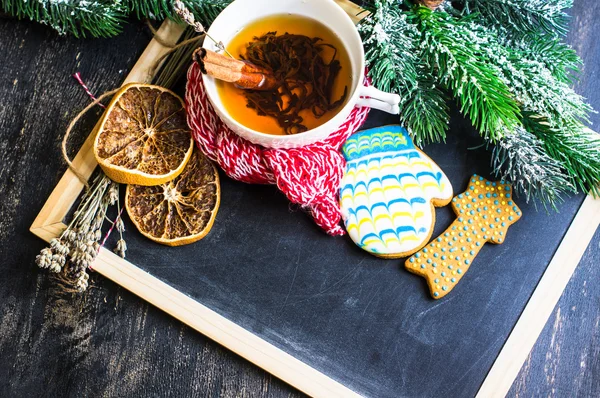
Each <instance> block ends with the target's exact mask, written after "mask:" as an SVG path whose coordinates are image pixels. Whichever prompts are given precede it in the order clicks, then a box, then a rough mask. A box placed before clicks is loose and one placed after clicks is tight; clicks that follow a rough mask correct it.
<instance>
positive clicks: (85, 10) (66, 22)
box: [0, 0, 127, 37]
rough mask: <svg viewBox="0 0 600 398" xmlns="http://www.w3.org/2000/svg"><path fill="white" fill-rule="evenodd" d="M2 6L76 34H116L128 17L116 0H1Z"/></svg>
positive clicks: (62, 31)
mask: <svg viewBox="0 0 600 398" xmlns="http://www.w3.org/2000/svg"><path fill="white" fill-rule="evenodd" d="M0 10H1V11H3V12H5V13H7V14H9V15H13V16H15V17H17V18H27V19H30V20H32V21H37V22H40V23H42V24H45V25H48V26H50V27H52V28H53V29H55V30H56V31H57V32H59V33H60V34H71V35H73V36H75V37H88V36H91V37H111V36H115V35H117V34H119V33H120V32H121V29H122V25H123V23H124V21H125V18H126V17H127V13H126V9H125V7H124V6H123V5H122V4H121V3H120V2H115V1H113V0H96V1H86V0H70V1H52V0H45V1H44V0H27V1H25V0H0Z"/></svg>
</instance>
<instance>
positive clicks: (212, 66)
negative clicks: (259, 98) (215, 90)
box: [193, 48, 279, 91]
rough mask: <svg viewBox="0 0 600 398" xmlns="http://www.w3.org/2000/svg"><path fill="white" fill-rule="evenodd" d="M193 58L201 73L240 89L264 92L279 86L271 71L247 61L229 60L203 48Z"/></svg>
mask: <svg viewBox="0 0 600 398" xmlns="http://www.w3.org/2000/svg"><path fill="white" fill-rule="evenodd" d="M193 58H194V61H195V62H197V63H198V64H199V65H200V70H201V71H202V73H205V74H208V75H210V76H213V77H214V78H215V79H219V80H223V81H226V82H230V83H234V84H235V85H236V86H237V87H239V88H242V89H249V90H265V91H266V90H274V89H276V88H277V87H278V86H279V82H278V81H277V79H276V78H275V76H274V75H273V73H272V72H271V71H269V70H267V69H265V68H262V67H259V66H256V65H254V64H252V63H250V62H247V61H241V60H238V59H234V58H230V57H227V56H224V55H221V54H218V53H216V52H214V51H210V50H207V49H205V48H199V49H198V50H196V51H195V52H194V56H193Z"/></svg>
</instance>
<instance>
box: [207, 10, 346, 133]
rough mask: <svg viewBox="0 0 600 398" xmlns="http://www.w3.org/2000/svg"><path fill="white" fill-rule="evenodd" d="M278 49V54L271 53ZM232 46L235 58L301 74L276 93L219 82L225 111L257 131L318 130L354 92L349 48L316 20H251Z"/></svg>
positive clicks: (289, 17)
mask: <svg viewBox="0 0 600 398" xmlns="http://www.w3.org/2000/svg"><path fill="white" fill-rule="evenodd" d="M274 48H276V49H277V50H278V51H279V53H280V54H279V55H277V56H275V55H274V54H275V52H273V54H271V52H270V50H272V49H274ZM227 50H228V52H229V53H230V54H232V55H233V56H234V57H236V58H240V59H247V60H249V61H253V62H254V63H259V64H261V65H260V66H266V67H270V68H271V69H273V71H274V72H275V74H277V72H278V71H277V70H275V69H277V68H280V67H281V65H283V67H285V70H286V71H288V74H289V75H293V79H296V76H299V77H297V79H299V80H298V82H296V81H295V80H293V79H292V80H291V81H290V80H286V84H284V85H283V86H282V87H280V88H279V89H278V91H277V92H276V93H269V92H264V91H263V92H258V91H256V92H254V90H242V89H239V88H237V87H236V86H235V85H233V84H230V83H226V82H222V81H217V90H218V92H219V95H220V97H221V101H222V102H223V105H224V107H225V109H226V111H227V112H228V113H229V115H230V116H231V117H232V118H233V119H235V120H236V121H237V122H239V123H240V124H242V125H244V126H246V127H248V128H250V129H252V130H255V131H258V132H261V133H268V134H277V135H282V134H296V133H301V132H303V131H306V130H310V129H313V128H315V127H318V126H320V125H322V124H323V123H325V122H327V121H328V120H330V119H331V118H332V117H333V116H334V115H335V114H336V113H337V112H338V111H339V110H340V109H341V108H342V107H343V105H344V104H345V102H346V101H347V100H348V97H349V95H350V90H351V88H352V79H353V74H352V67H351V63H350V58H349V56H348V52H347V50H346V48H345V47H344V45H343V44H342V42H341V40H340V39H339V38H338V37H337V36H336V35H335V34H334V33H333V32H332V31H331V30H330V29H329V28H327V27H326V26H325V25H323V24H321V23H320V22H318V21H315V20H314V19H310V18H307V17H304V16H300V15H293V14H283V15H273V16H269V17H267V18H263V19H260V20H257V21H254V22H251V23H250V24H248V25H247V26H246V27H244V28H243V29H242V30H241V31H240V32H239V33H238V34H237V35H236V36H235V37H234V38H233V39H232V40H231V41H230V42H229V43H228V45H227ZM288 53H289V57H286V56H287V55H288ZM271 55H273V56H271ZM270 56H271V57H270ZM302 57H303V58H302ZM317 57H320V58H321V59H317ZM288 60H291V61H290V62H288ZM271 64H272V65H271ZM274 65H276V66H274ZM296 65H298V66H296ZM300 65H302V66H300ZM301 67H302V68H303V70H298V69H299V68H301ZM280 77H281V74H280ZM284 77H285V76H284ZM300 80H302V81H301V82H300ZM313 83H314V84H313ZM273 94H276V95H273ZM300 108H302V110H300V111H298V112H294V109H300ZM290 109H291V111H290Z"/></svg>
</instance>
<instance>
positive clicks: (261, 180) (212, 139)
mask: <svg viewBox="0 0 600 398" xmlns="http://www.w3.org/2000/svg"><path fill="white" fill-rule="evenodd" d="M187 77H188V81H187V86H186V94H185V101H186V105H187V119H188V125H189V126H190V128H191V129H192V135H193V136H194V139H195V140H196V143H197V145H198V148H200V150H201V151H202V152H204V154H205V155H206V156H208V157H209V158H210V159H212V160H213V161H215V162H217V163H218V164H219V166H221V168H222V169H223V171H224V172H225V174H227V175H228V176H229V177H231V178H233V179H234V180H238V181H242V182H246V183H250V184H276V185H277V187H278V188H279V189H280V190H281V192H283V193H284V194H285V196H287V198H288V199H289V200H290V201H291V202H293V203H296V204H298V205H300V206H301V207H302V209H304V210H305V211H306V212H308V213H309V214H310V215H311V216H312V217H313V219H314V220H315V222H316V223H317V225H318V226H319V227H321V228H323V229H324V230H325V231H326V232H327V233H328V234H330V235H343V234H344V233H345V232H344V230H343V229H342V228H341V227H340V219H341V215H340V208H339V203H338V191H339V187H340V181H341V179H342V176H343V173H344V168H345V166H346V162H345V160H344V157H343V156H342V154H341V153H340V148H341V147H342V145H343V144H344V142H345V141H346V139H347V138H348V137H349V136H350V135H352V134H353V133H354V132H356V130H358V129H359V128H360V126H361V125H362V124H363V122H364V121H365V119H366V118H367V114H368V112H369V108H366V107H365V108H354V109H353V110H352V112H351V113H350V115H349V116H348V118H347V119H346V121H345V122H344V123H343V124H342V125H341V126H340V127H339V128H338V129H337V130H336V131H334V132H333V133H332V134H331V135H330V136H329V137H327V139H325V140H323V141H321V142H317V143H314V144H310V145H306V146H303V147H300V148H291V149H273V148H265V147H262V146H260V145H256V144H253V143H251V142H249V141H246V140H245V139H243V138H241V137H239V136H238V135H236V134H235V133H233V132H232V131H231V130H230V129H229V128H228V127H227V126H225V124H223V122H222V121H221V119H219V117H218V116H217V114H216V113H215V111H214V110H213V108H212V105H211V104H210V102H209V101H208V98H207V97H206V93H205V91H204V86H203V84H202V73H201V72H200V67H199V66H198V65H197V64H196V63H193V64H192V66H191V67H190V69H189V70H188V76H187Z"/></svg>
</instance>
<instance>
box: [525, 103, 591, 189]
mask: <svg viewBox="0 0 600 398" xmlns="http://www.w3.org/2000/svg"><path fill="white" fill-rule="evenodd" d="M524 116H525V117H524V118H523V125H524V126H525V128H526V129H527V130H528V131H530V132H531V133H533V134H534V135H535V136H536V137H537V138H538V139H539V140H540V141H542V142H543V143H544V147H545V149H546V152H547V153H548V154H549V155H550V156H551V157H552V158H554V159H556V160H557V161H559V162H560V163H561V165H562V167H563V169H564V170H565V171H566V172H567V173H568V174H569V175H570V176H572V178H573V181H574V184H575V185H576V186H577V187H578V188H579V189H581V190H582V191H584V192H588V191H589V192H591V193H592V194H593V195H594V196H600V134H598V133H596V132H594V131H592V130H589V129H586V128H584V127H583V126H571V128H570V129H558V128H553V127H551V126H550V124H549V122H548V120H547V119H546V118H543V117H540V116H536V115H535V114H530V113H524Z"/></svg>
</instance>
